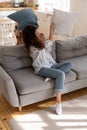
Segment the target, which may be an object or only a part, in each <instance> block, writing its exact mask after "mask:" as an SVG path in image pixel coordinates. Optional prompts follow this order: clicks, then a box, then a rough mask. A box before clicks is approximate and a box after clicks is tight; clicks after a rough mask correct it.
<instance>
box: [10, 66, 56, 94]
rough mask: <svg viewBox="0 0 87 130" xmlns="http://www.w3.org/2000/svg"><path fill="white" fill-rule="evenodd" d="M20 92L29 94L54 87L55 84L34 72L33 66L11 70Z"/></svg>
mask: <svg viewBox="0 0 87 130" xmlns="http://www.w3.org/2000/svg"><path fill="white" fill-rule="evenodd" d="M10 75H11V77H12V79H13V81H14V83H15V85H16V89H17V91H18V93H19V94H27V93H32V92H37V91H40V90H45V89H49V88H52V87H53V86H54V85H53V84H50V82H45V81H44V78H43V77H41V76H38V75H36V74H34V70H33V69H32V68H26V69H20V70H16V71H13V72H10Z"/></svg>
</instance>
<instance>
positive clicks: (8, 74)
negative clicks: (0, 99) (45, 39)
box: [0, 35, 87, 110]
mask: <svg viewBox="0 0 87 130" xmlns="http://www.w3.org/2000/svg"><path fill="white" fill-rule="evenodd" d="M52 54H53V57H54V58H55V59H56V61H57V62H62V61H67V60H68V61H71V62H72V65H73V67H72V70H71V71H70V72H69V73H68V74H67V75H66V78H65V87H64V90H63V94H64V93H68V92H71V91H74V90H78V89H81V88H84V87H87V35H83V36H79V37H76V38H70V39H67V40H56V41H55V44H54V47H53V51H52ZM0 93H1V94H3V95H4V96H5V98H6V99H7V100H8V102H9V103H10V104H11V105H12V106H13V107H19V110H21V108H22V107H24V106H26V105H29V104H32V103H35V102H39V101H42V100H45V99H48V98H51V97H54V96H55V95H54V81H53V80H50V81H48V82H45V81H44V78H43V77H40V76H38V75H36V74H34V70H33V68H32V59H31V58H30V57H29V56H28V55H27V54H26V52H25V49H24V45H19V46H1V47H0Z"/></svg>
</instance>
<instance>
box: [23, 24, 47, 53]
mask: <svg viewBox="0 0 87 130" xmlns="http://www.w3.org/2000/svg"><path fill="white" fill-rule="evenodd" d="M36 29H37V27H36V26H30V25H28V26H26V27H25V28H24V29H23V31H22V37H23V41H24V44H25V48H26V50H27V51H28V52H30V47H31V46H34V47H35V48H38V49H40V50H41V49H43V48H44V47H45V44H43V42H42V41H41V40H40V39H39V38H38V37H37V36H36V34H35V31H36Z"/></svg>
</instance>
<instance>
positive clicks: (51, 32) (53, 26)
mask: <svg viewBox="0 0 87 130" xmlns="http://www.w3.org/2000/svg"><path fill="white" fill-rule="evenodd" d="M54 29H55V24H54V23H51V25H50V33H49V39H50V40H51V41H53V39H54V38H53V34H54Z"/></svg>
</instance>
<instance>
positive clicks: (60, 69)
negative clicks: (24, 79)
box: [38, 62, 72, 92]
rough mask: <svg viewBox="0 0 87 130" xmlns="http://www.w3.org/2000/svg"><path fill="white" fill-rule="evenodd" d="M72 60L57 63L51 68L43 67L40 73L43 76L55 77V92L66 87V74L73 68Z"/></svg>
mask: <svg viewBox="0 0 87 130" xmlns="http://www.w3.org/2000/svg"><path fill="white" fill-rule="evenodd" d="M71 67H72V65H71V63H70V62H63V63H56V64H54V65H53V66H52V67H51V68H45V67H42V68H41V69H40V71H39V72H38V74H39V75H40V76H43V77H49V78H53V79H55V92H58V91H62V90H63V88H64V81H65V74H67V73H68V72H69V71H70V70H71Z"/></svg>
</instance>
